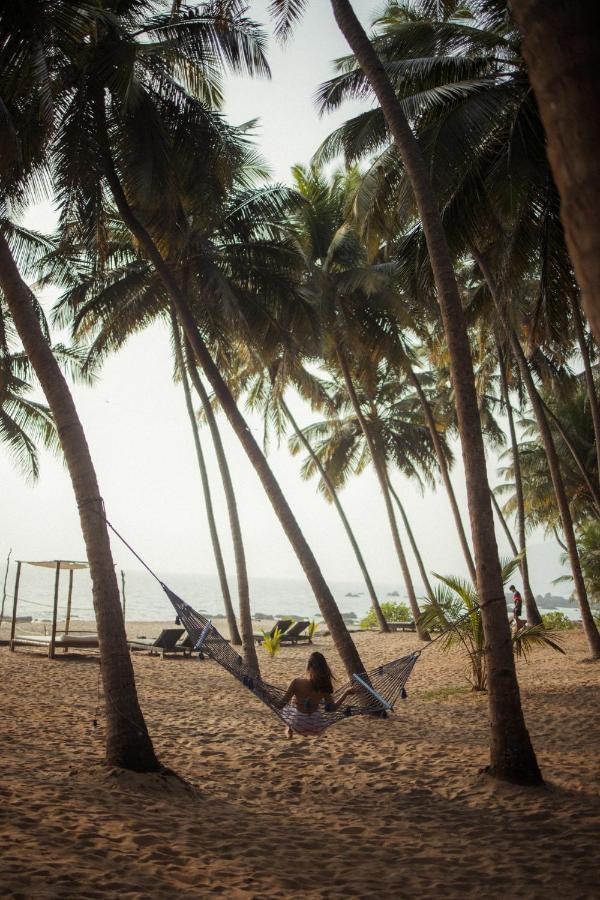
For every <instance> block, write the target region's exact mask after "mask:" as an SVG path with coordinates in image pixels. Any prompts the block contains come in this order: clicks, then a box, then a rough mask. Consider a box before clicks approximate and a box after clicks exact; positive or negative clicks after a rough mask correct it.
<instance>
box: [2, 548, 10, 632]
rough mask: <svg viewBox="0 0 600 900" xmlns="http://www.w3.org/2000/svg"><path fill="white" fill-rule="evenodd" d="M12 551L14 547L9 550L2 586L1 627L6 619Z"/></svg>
mask: <svg viewBox="0 0 600 900" xmlns="http://www.w3.org/2000/svg"><path fill="white" fill-rule="evenodd" d="M11 553H12V547H11V549H10V550H9V551H8V556H7V557H6V569H5V570H4V587H3V588H2V609H0V628H2V622H3V621H4V604H5V603H6V582H7V580H8V570H9V567H10V555H11Z"/></svg>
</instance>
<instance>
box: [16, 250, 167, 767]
mask: <svg viewBox="0 0 600 900" xmlns="http://www.w3.org/2000/svg"><path fill="white" fill-rule="evenodd" d="M0 286H1V287H2V290H3V292H4V297H5V299H6V303H7V304H8V308H9V310H10V313H11V316H12V319H13V322H14V324H15V327H16V329H17V332H18V334H19V337H20V339H21V342H22V344H23V347H24V348H25V352H26V353H27V356H28V357H29V360H30V362H31V365H32V366H33V368H34V370H35V373H36V376H37V378H38V380H39V382H40V384H41V386H42V390H43V391H44V394H45V396H46V400H47V402H48V405H49V407H50V409H51V410H52V415H53V416H54V420H55V422H56V427H57V429H58V434H59V437H60V442H61V446H62V450H63V453H64V455H65V460H66V463H67V466H68V469H69V475H70V477H71V482H72V485H73V490H74V493H75V499H76V501H77V506H78V508H79V518H80V522H81V530H82V532H83V538H84V541H85V547H86V552H87V558H88V561H89V565H90V574H91V577H92V597H93V603H94V611H95V613H96V626H97V630H98V643H99V647H100V661H101V672H102V682H103V686H104V696H105V699H106V707H105V709H106V762H107V763H108V764H109V765H111V766H119V767H121V768H125V769H133V770H135V771H138V772H152V771H157V770H159V769H160V768H161V766H160V764H159V762H158V760H157V758H156V756H155V753H154V748H153V746H152V741H151V740H150V736H149V734H148V730H147V728H146V723H145V721H144V717H143V715H142V711H141V709H140V706H139V703H138V697H137V692H136V687H135V678H134V674H133V666H132V664H131V657H130V654H129V650H128V647H127V636H126V634H125V623H124V621H123V614H122V611H121V603H120V598H119V587H118V584H117V576H116V573H115V567H114V562H113V558H112V553H111V549H110V541H109V538H108V530H107V527H106V521H105V519H104V516H103V513H102V501H101V499H100V489H99V487H98V481H97V479H96V472H95V470H94V465H93V463H92V459H91V456H90V451H89V448H88V445H87V441H86V438H85V434H84V432H83V428H82V426H81V422H80V421H79V417H78V415H77V410H76V409H75V404H74V402H73V398H72V396H71V392H70V390H69V387H68V385H67V382H66V381H65V378H64V376H63V374H62V372H61V371H60V367H59V366H58V363H57V362H56V360H55V358H54V356H53V354H52V350H51V348H50V346H49V344H48V342H47V340H46V338H45V337H44V334H43V332H42V329H41V328H40V324H39V321H38V319H37V316H36V313H35V308H34V305H33V302H32V300H33V295H32V293H31V291H30V289H29V288H28V286H27V285H26V284H25V282H24V281H23V279H22V278H21V275H20V273H19V271H18V268H17V266H16V263H15V261H14V259H13V257H12V254H11V252H10V248H9V246H8V244H7V242H6V239H5V238H4V236H3V235H2V234H1V233H0Z"/></svg>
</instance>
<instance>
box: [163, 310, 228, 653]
mask: <svg viewBox="0 0 600 900" xmlns="http://www.w3.org/2000/svg"><path fill="white" fill-rule="evenodd" d="M171 328H172V332H173V346H174V349H175V362H176V367H177V373H176V374H177V376H178V377H179V379H180V380H181V384H182V386H183V392H184V396H185V405H186V409H187V413H188V418H189V420H190V425H191V427H192V434H193V437H194V447H195V449H196V457H197V459H198V468H199V470H200V479H201V481H202V493H203V495H204V506H205V508H206V518H207V520H208V528H209V531H210V539H211V543H212V547H213V553H214V557H215V565H216V567H217V574H218V576H219V584H220V586H221V595H222V597H223V603H224V605H225V615H226V617H227V625H228V626H229V636H230V638H231V643H232V644H233V645H234V646H241V643H242V639H241V637H240V633H239V630H238V626H237V622H236V619H235V612H234V610H233V604H232V602H231V593H230V591H229V583H228V581H227V572H226V570H225V562H224V560H223V552H222V550H221V542H220V540H219V533H218V530H217V523H216V519H215V514H214V509H213V503H212V495H211V490H210V482H209V479H208V471H207V468H206V462H205V460H204V452H203V450H202V443H201V441H200V432H199V428H198V422H197V419H196V414H195V411H194V404H193V402H192V392H191V390H190V383H189V380H188V372H187V365H186V360H185V356H184V353H183V346H182V340H181V333H180V330H179V324H178V322H177V319H176V317H175V316H174V315H172V316H171Z"/></svg>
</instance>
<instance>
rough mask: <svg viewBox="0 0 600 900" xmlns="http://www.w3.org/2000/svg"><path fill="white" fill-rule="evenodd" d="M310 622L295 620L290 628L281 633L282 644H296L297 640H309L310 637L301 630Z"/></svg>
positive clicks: (304, 629)
mask: <svg viewBox="0 0 600 900" xmlns="http://www.w3.org/2000/svg"><path fill="white" fill-rule="evenodd" d="M309 625H310V622H295V623H294V625H292V627H291V628H288V630H287V631H286V632H285V633H284V634H282V635H281V643H282V644H297V643H298V642H299V641H309V640H310V638H309V636H308V635H307V634H304V633H303V632H305V631H306V629H307V628H308V626H309Z"/></svg>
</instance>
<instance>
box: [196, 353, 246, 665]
mask: <svg viewBox="0 0 600 900" xmlns="http://www.w3.org/2000/svg"><path fill="white" fill-rule="evenodd" d="M185 349H186V357H187V364H188V372H189V373H190V378H191V379H192V384H193V385H194V389H195V391H196V393H197V394H198V396H199V398H200V403H201V404H202V409H203V410H204V415H205V416H206V421H207V422H208V427H209V429H210V433H211V437H212V440H213V445H214V448H215V454H216V457H217V464H218V466H219V472H220V474H221V481H222V482H223V491H224V493H225V502H226V504H227V513H228V515H229V527H230V529H231V540H232V543H233V553H234V558H235V569H236V573H237V587H238V604H239V609H240V625H241V627H242V647H243V651H244V659H245V660H246V663H247V665H248V666H249V667H250V668H251V669H252V670H253V671H254V672H255V673H256V674H257V675H258V674H259V665H258V656H257V655H256V646H255V644H254V634H253V629H252V609H251V606H250V586H249V584H248V569H247V566H246V553H245V550H244V539H243V536H242V525H241V522H240V516H239V512H238V507H237V499H236V496H235V489H234V487H233V479H232V477H231V472H230V471H229V463H228V462H227V456H226V454H225V448H224V447H223V441H222V440H221V432H220V431H219V426H218V425H217V418H216V416H215V414H214V410H213V408H212V406H211V403H210V398H209V396H208V394H207V392H206V388H205V387H204V385H203V383H202V379H201V378H200V375H199V374H198V369H197V368H196V363H195V360H194V355H193V352H192V350H191V348H190V344H189V341H188V340H187V339H186V347H185Z"/></svg>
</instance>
